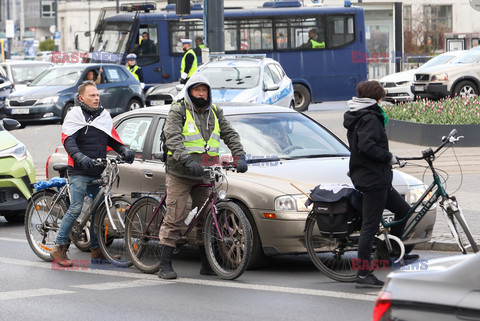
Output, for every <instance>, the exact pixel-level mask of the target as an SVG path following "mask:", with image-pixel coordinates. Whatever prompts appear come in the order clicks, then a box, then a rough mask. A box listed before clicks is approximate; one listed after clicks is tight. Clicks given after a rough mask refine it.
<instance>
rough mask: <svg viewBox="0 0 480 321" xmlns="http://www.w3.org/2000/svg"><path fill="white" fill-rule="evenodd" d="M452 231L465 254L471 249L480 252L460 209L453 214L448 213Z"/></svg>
mask: <svg viewBox="0 0 480 321" xmlns="http://www.w3.org/2000/svg"><path fill="white" fill-rule="evenodd" d="M447 216H448V219H449V224H448V225H449V227H450V231H451V233H452V235H453V238H454V239H455V241H456V242H457V244H458V246H459V247H460V251H461V252H462V253H463V254H467V251H468V250H469V249H471V250H472V251H473V252H474V253H476V252H478V246H477V243H476V242H475V239H474V238H473V235H472V232H471V231H470V228H469V227H468V224H467V222H466V221H465V217H464V216H463V213H462V212H461V211H460V210H458V211H455V212H453V215H448V214H447Z"/></svg>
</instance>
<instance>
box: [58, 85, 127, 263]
mask: <svg viewBox="0 0 480 321" xmlns="http://www.w3.org/2000/svg"><path fill="white" fill-rule="evenodd" d="M62 143H63V146H64V147H65V150H66V151H67V153H68V165H69V166H68V175H69V178H70V207H69V209H68V211H67V213H65V216H64V217H63V219H62V223H61V225H60V229H59V230H58V235H57V240H56V245H55V247H54V249H53V251H52V253H50V256H51V257H52V259H53V260H54V261H55V262H57V264H58V265H60V266H72V262H71V261H70V260H69V259H68V257H67V250H68V244H67V242H68V234H70V230H71V229H72V225H73V223H74V221H75V220H76V219H77V218H78V216H79V215H80V212H81V211H82V206H83V200H84V198H85V196H86V195H88V194H91V195H93V197H95V196H96V195H97V194H98V191H99V186H98V185H89V183H90V182H91V181H93V180H95V179H98V178H99V177H100V176H101V174H102V172H103V166H98V165H96V163H95V161H94V159H97V158H102V159H104V158H106V156H107V148H108V147H110V148H112V149H113V150H115V151H116V152H117V153H119V154H120V155H121V156H122V157H123V158H124V159H125V161H126V162H128V163H132V162H133V160H134V158H135V153H134V152H133V151H132V150H130V149H128V148H126V147H125V145H124V144H123V142H122V141H121V139H120V137H119V136H118V134H117V131H116V130H115V127H114V126H113V121H112V117H111V116H110V113H109V112H108V111H107V110H105V109H104V108H103V107H102V106H101V105H100V99H99V95H98V90H97V86H96V85H95V83H94V82H93V81H91V80H89V81H85V82H84V83H83V84H81V85H80V86H79V87H78V101H77V102H76V106H75V107H73V108H72V109H71V110H70V111H69V112H68V113H67V116H66V117H65V120H64V122H63V126H62ZM90 219H91V223H90V247H91V252H92V262H95V261H97V260H101V261H103V260H105V257H104V256H103V254H102V252H101V251H100V249H99V248H98V239H97V236H96V235H95V231H94V224H93V222H94V219H95V215H94V214H93V215H92V216H91V218H90Z"/></svg>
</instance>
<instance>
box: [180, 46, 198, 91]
mask: <svg viewBox="0 0 480 321" xmlns="http://www.w3.org/2000/svg"><path fill="white" fill-rule="evenodd" d="M182 49H183V51H184V52H185V54H184V55H183V58H182V64H181V66H180V83H181V84H186V83H187V81H188V79H190V77H192V75H193V73H194V72H195V71H196V70H197V67H198V62H197V55H196V54H195V51H194V50H193V49H192V39H182Z"/></svg>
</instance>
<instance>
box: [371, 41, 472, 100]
mask: <svg viewBox="0 0 480 321" xmlns="http://www.w3.org/2000/svg"><path fill="white" fill-rule="evenodd" d="M465 52H466V50H458V51H449V52H445V53H443V54H440V55H438V56H435V57H433V58H432V59H430V60H429V61H427V62H426V63H424V64H423V65H421V66H420V67H418V68H416V69H410V70H406V71H402V72H397V73H394V74H391V75H388V76H385V77H383V78H382V79H380V84H381V85H382V86H383V87H384V88H385V92H386V94H387V96H386V98H385V100H386V101H390V102H395V101H407V100H409V101H412V100H414V95H413V93H412V90H411V88H410V86H411V85H412V83H413V78H414V76H415V73H417V72H421V71H422V70H425V69H427V68H430V67H433V66H438V65H443V64H446V63H451V62H453V61H455V60H456V58H458V57H459V56H461V55H463V54H464V53H465Z"/></svg>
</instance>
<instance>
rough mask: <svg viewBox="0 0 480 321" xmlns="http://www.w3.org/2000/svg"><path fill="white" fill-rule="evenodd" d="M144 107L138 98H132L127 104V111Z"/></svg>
mask: <svg viewBox="0 0 480 321" xmlns="http://www.w3.org/2000/svg"><path fill="white" fill-rule="evenodd" d="M139 108H142V104H141V102H140V101H139V100H138V99H131V100H130V101H129V102H128V105H127V111H130V110H135V109H139Z"/></svg>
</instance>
